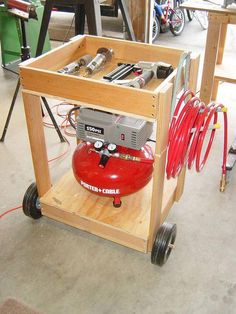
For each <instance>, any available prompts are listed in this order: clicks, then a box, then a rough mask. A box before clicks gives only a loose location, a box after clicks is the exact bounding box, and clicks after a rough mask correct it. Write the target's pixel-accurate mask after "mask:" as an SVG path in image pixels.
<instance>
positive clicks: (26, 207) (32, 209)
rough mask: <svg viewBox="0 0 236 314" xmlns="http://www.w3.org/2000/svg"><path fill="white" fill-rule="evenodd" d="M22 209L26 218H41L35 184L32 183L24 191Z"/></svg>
mask: <svg viewBox="0 0 236 314" xmlns="http://www.w3.org/2000/svg"><path fill="white" fill-rule="evenodd" d="M22 208H23V212H24V214H25V215H26V216H28V217H31V218H33V219H39V218H40V217H41V216H42V213H41V206H40V202H39V197H38V190H37V186H36V184H35V183H32V184H31V185H30V186H29V187H28V189H27V190H26V192H25V195H24V198H23V203H22Z"/></svg>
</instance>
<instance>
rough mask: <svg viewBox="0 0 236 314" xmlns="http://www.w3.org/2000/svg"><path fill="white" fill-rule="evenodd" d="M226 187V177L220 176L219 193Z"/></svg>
mask: <svg viewBox="0 0 236 314" xmlns="http://www.w3.org/2000/svg"><path fill="white" fill-rule="evenodd" d="M225 187H226V175H225V174H222V177H221V180H220V192H224V191H225Z"/></svg>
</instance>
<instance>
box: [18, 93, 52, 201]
mask: <svg viewBox="0 0 236 314" xmlns="http://www.w3.org/2000/svg"><path fill="white" fill-rule="evenodd" d="M22 95H23V101H24V107H25V116H26V122H27V128H28V134H29V141H30V147H31V155H32V160H33V165H34V173H35V179H36V185H37V189H38V194H39V196H40V197H41V196H43V195H44V194H45V193H46V192H47V191H48V190H49V189H50V187H51V180H50V174H49V168H48V158H47V150H46V143H45V137H44V130H43V121H42V110H41V103H40V97H39V96H33V95H30V94H27V93H24V92H23V93H22Z"/></svg>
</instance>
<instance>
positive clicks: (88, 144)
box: [72, 108, 153, 207]
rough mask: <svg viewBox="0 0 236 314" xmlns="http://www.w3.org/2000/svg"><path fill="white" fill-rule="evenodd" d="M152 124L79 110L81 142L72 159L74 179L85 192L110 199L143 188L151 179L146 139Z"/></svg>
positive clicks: (150, 155) (115, 200) (117, 199)
mask: <svg viewBox="0 0 236 314" xmlns="http://www.w3.org/2000/svg"><path fill="white" fill-rule="evenodd" d="M151 133H152V123H150V122H147V121H144V120H141V119H136V118H131V117H125V116H121V115H116V114H112V113H108V112H102V111H98V110H94V109H89V108H81V109H80V113H79V116H78V121H77V136H78V138H79V139H80V140H82V142H81V143H80V144H79V145H78V146H77V148H76V150H75V152H74V154H73V159H72V168H73V172H74V176H75V178H76V180H77V181H78V182H79V184H80V185H81V186H82V187H83V188H85V189H86V190H88V191H90V192H92V193H95V194H97V195H100V196H106V197H112V198H113V205H114V206H115V207H120V206H121V199H120V198H121V196H124V195H128V194H131V193H134V192H136V191H138V190H140V189H141V188H143V187H144V186H145V185H146V184H147V183H148V182H149V181H150V180H151V178H152V172H153V153H152V149H151V147H150V146H149V145H147V144H146V142H147V139H148V138H149V137H150V136H151Z"/></svg>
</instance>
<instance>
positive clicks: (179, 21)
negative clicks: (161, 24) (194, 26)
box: [170, 8, 185, 36]
mask: <svg viewBox="0 0 236 314" xmlns="http://www.w3.org/2000/svg"><path fill="white" fill-rule="evenodd" d="M184 25H185V17H184V11H183V10H182V9H180V8H175V9H174V10H173V11H172V13H171V15H170V31H171V33H172V34H173V35H175V36H179V35H180V34H181V33H182V31H183V29H184Z"/></svg>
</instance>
